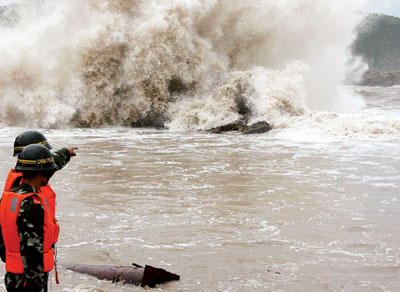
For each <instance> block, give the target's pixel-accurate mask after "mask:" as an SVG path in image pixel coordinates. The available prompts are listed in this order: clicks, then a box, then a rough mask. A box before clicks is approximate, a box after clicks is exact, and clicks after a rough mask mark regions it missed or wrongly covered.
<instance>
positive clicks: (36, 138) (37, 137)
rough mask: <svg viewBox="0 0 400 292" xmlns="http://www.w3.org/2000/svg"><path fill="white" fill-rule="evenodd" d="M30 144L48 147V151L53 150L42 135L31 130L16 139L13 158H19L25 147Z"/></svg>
mask: <svg viewBox="0 0 400 292" xmlns="http://www.w3.org/2000/svg"><path fill="white" fill-rule="evenodd" d="M30 144H40V145H43V146H46V147H47V148H48V149H51V148H53V147H51V145H50V144H49V142H48V141H47V139H46V137H45V136H44V135H43V134H42V133H40V132H38V131H35V130H30V131H25V132H23V133H22V134H20V135H18V136H17V138H15V142H14V155H13V156H17V155H18V154H19V153H20V152H21V151H22V149H24V147H25V146H28V145H30Z"/></svg>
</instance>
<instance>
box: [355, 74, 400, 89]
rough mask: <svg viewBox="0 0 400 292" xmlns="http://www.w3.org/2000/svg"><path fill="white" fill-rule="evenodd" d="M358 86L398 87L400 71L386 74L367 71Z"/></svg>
mask: <svg viewBox="0 0 400 292" xmlns="http://www.w3.org/2000/svg"><path fill="white" fill-rule="evenodd" d="M358 85H361V86H383V87H391V86H394V85H400V71H397V72H388V71H377V70H369V71H367V72H366V73H365V74H364V76H363V79H362V81H361V82H360V83H359V84H358Z"/></svg>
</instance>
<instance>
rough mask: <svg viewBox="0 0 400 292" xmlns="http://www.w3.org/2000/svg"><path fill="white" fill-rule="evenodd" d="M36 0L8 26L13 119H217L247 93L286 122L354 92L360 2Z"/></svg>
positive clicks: (255, 114)
mask: <svg viewBox="0 0 400 292" xmlns="http://www.w3.org/2000/svg"><path fill="white" fill-rule="evenodd" d="M33 3H35V2H34V1H22V2H21V4H20V11H21V14H20V15H21V20H20V21H19V22H18V24H17V25H15V26H14V27H13V28H1V30H0V38H1V39H2V40H5V41H4V42H2V43H1V44H0V54H1V56H2V58H1V59H0V96H1V106H2V107H1V112H0V119H1V121H2V123H4V124H9V125H24V126H41V127H57V126H64V125H70V126H71V125H72V126H85V127H97V126H104V125H114V126H160V127H161V126H167V127H169V128H171V129H173V130H188V129H197V130H198V129H209V128H211V127H214V126H218V125H221V124H224V123H226V122H230V121H234V120H235V119H237V118H238V116H239V112H238V110H239V109H238V106H237V100H238V98H239V99H241V100H244V103H245V104H246V105H247V106H248V107H249V108H250V109H251V110H252V116H251V117H250V120H252V121H256V120H260V119H267V120H270V121H271V122H272V123H276V124H280V125H283V122H282V120H281V117H282V116H283V117H285V116H292V115H296V116H297V115H302V114H304V113H306V112H307V111H308V110H319V109H323V110H335V111H340V110H343V109H344V108H345V109H346V110H347V109H348V103H347V100H348V99H352V98H353V97H352V96H350V97H349V96H343V95H341V94H340V90H339V88H340V84H341V82H342V81H343V78H344V76H345V69H346V62H348V60H349V54H348V47H349V45H350V44H351V42H352V39H353V28H354V26H355V25H356V24H357V23H358V21H359V20H360V19H359V18H360V15H359V14H357V13H356V12H355V9H354V8H356V7H357V6H356V5H357V4H355V3H352V4H348V2H347V1H344V0H343V1H335V2H328V1H325V0H313V1H309V0H302V1H298V0H297V1H293V0H292V1H291V0H285V1H267V0H266V1H236V0H229V1H223V0H219V1H214V0H213V1H211V0H197V1H183V0H172V1H162V0H158V1H157V0H150V1H139V0H135V1H134V0H130V1H128V0H124V1H122V0H113V1H111V0H108V1H107V0H96V1H94V0H80V1H78V0H72V1H71V0H58V1H55V0H48V1H43V2H41V3H40V5H37V4H36V6H34V7H35V10H32V11H35V12H34V13H31V14H29V13H27V11H29V9H27V7H31V5H35V4H33ZM356 106H357V107H358V106H359V104H356ZM279 121H281V122H279ZM286 123H290V122H289V121H286Z"/></svg>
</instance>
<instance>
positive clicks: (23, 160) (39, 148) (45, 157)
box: [15, 144, 57, 172]
mask: <svg viewBox="0 0 400 292" xmlns="http://www.w3.org/2000/svg"><path fill="white" fill-rule="evenodd" d="M15 169H16V170H18V171H35V172H39V171H55V170H57V165H56V164H55V163H54V158H53V155H52V154H51V152H50V150H49V149H47V148H46V147H45V146H43V145H40V144H31V145H28V146H26V147H25V148H24V149H23V150H22V151H21V153H20V154H19V156H18V160H17V166H16V167H15Z"/></svg>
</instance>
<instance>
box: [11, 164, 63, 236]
mask: <svg viewBox="0 0 400 292" xmlns="http://www.w3.org/2000/svg"><path fill="white" fill-rule="evenodd" d="M18 178H20V180H21V181H20V182H22V181H23V178H22V173H21V172H18V171H16V170H15V169H11V170H10V172H9V173H8V176H7V180H6V184H5V186H4V192H10V191H11V188H12V186H13V185H14V182H15V181H16V180H17V179H18ZM40 192H41V193H42V194H43V195H44V197H45V198H46V200H47V203H48V205H49V206H50V210H51V213H52V215H53V217H52V220H53V221H54V223H55V224H56V226H57V228H58V230H57V232H56V233H55V234H54V236H55V239H54V242H57V241H58V235H59V233H60V226H59V225H58V222H57V219H56V193H55V192H54V191H53V189H52V188H51V186H50V184H47V185H45V186H44V187H41V188H40Z"/></svg>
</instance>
